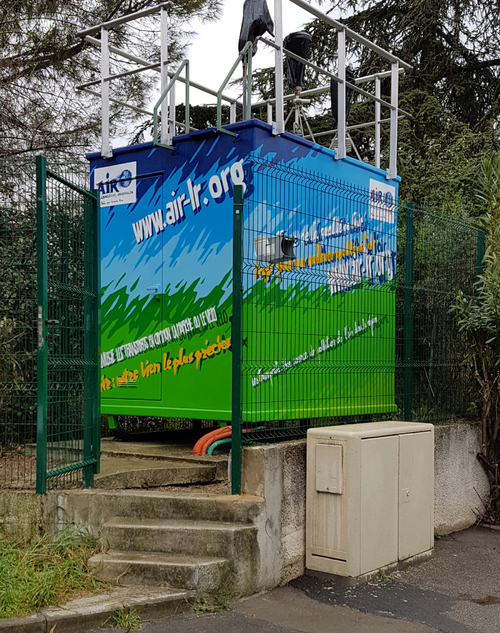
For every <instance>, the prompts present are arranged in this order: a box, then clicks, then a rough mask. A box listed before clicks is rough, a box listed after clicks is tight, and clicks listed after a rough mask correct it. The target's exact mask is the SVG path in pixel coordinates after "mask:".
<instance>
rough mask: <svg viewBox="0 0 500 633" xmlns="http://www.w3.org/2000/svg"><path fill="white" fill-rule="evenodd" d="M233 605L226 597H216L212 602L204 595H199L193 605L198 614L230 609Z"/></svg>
mask: <svg viewBox="0 0 500 633" xmlns="http://www.w3.org/2000/svg"><path fill="white" fill-rule="evenodd" d="M230 608H231V607H230V606H229V602H228V601H227V600H226V599H225V598H221V597H215V598H214V599H213V600H211V601H210V602H209V601H208V600H207V599H206V598H204V597H203V596H198V597H197V598H196V602H195V603H194V606H193V611H194V612H195V613H196V615H205V614H206V613H217V612H218V611H229V609H230Z"/></svg>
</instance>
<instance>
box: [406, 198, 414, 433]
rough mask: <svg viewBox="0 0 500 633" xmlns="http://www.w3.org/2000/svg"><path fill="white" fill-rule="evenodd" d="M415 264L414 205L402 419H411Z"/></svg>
mask: <svg viewBox="0 0 500 633" xmlns="http://www.w3.org/2000/svg"><path fill="white" fill-rule="evenodd" d="M414 262H415V205H414V204H413V203H412V204H407V205H406V244H405V287H404V322H403V347H404V380H403V383H404V389H403V417H404V419H405V420H406V421H407V422H412V419H413V320H414V319H413V286H414V282H415V279H414V276H415V275H414Z"/></svg>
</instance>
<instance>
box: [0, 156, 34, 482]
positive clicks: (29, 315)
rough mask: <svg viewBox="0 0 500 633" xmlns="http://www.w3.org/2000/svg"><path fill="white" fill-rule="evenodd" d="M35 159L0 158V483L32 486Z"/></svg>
mask: <svg viewBox="0 0 500 633" xmlns="http://www.w3.org/2000/svg"><path fill="white" fill-rule="evenodd" d="M36 247H37V239H36V178H35V162H34V161H28V160H21V159H17V160H11V161H0V488H33V487H34V485H35V479H36V457H35V455H34V452H33V451H30V448H29V447H34V445H35V442H36V418H37V372H36V368H37V294H36V292H37V258H36Z"/></svg>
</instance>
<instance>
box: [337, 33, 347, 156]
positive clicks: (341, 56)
mask: <svg viewBox="0 0 500 633" xmlns="http://www.w3.org/2000/svg"><path fill="white" fill-rule="evenodd" d="M337 36H338V42H337V45H338V53H337V64H338V68H337V74H338V76H339V79H340V83H339V90H338V115H339V120H338V133H337V135H338V145H337V152H336V155H335V158H337V159H338V160H342V159H344V158H345V157H346V142H345V136H346V121H345V113H346V107H345V96H346V85H345V30H344V29H342V30H340V31H339V32H338V34H337Z"/></svg>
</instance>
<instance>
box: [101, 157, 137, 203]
mask: <svg viewBox="0 0 500 633" xmlns="http://www.w3.org/2000/svg"><path fill="white" fill-rule="evenodd" d="M136 176H137V163H135V162H133V163H122V164H121V165H108V166H107V167H100V168H99V169H96V170H95V172H94V187H96V188H98V189H99V192H100V194H101V196H100V200H101V207H114V206H117V205H120V204H133V203H134V202H136V201H137V193H136V185H137V181H136Z"/></svg>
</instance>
